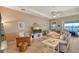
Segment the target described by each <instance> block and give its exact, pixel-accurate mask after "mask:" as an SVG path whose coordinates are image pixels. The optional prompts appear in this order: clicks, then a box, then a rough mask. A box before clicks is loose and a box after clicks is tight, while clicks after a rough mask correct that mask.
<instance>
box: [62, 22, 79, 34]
mask: <svg viewBox="0 0 79 59" xmlns="http://www.w3.org/2000/svg"><path fill="white" fill-rule="evenodd" d="M63 30H66V31H69V32H74V33H76V34H78V35H79V21H73V22H64V27H63Z"/></svg>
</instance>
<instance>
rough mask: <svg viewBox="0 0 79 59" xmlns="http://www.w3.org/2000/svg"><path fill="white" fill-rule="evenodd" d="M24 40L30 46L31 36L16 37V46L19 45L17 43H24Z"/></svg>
mask: <svg viewBox="0 0 79 59" xmlns="http://www.w3.org/2000/svg"><path fill="white" fill-rule="evenodd" d="M25 42H26V43H27V44H28V46H30V45H31V42H32V38H31V37H17V38H16V44H17V47H18V46H19V43H25Z"/></svg>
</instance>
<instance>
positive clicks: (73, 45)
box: [8, 37, 79, 53]
mask: <svg viewBox="0 0 79 59" xmlns="http://www.w3.org/2000/svg"><path fill="white" fill-rule="evenodd" d="M42 40H44V39H34V40H33V42H32V45H31V46H29V47H28V48H27V50H26V51H25V52H24V53H44V52H45V50H46V52H47V53H53V51H52V49H51V48H48V47H47V46H45V45H44V44H42V42H41V41H42ZM78 46H79V38H76V37H72V38H71V39H70V48H69V51H68V52H69V53H79V47H78ZM8 53H19V51H18V48H17V47H16V42H15V41H14V42H10V43H9V44H8Z"/></svg>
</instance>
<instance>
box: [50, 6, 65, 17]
mask: <svg viewBox="0 0 79 59" xmlns="http://www.w3.org/2000/svg"><path fill="white" fill-rule="evenodd" d="M63 13H64V12H63V11H57V10H56V7H55V6H54V7H53V10H52V11H51V16H52V18H57V17H59V16H60V15H61V14H63Z"/></svg>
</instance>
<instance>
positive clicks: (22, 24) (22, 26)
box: [18, 22, 25, 30]
mask: <svg viewBox="0 0 79 59" xmlns="http://www.w3.org/2000/svg"><path fill="white" fill-rule="evenodd" d="M18 29H19V30H24V29H25V24H24V22H18Z"/></svg>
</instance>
